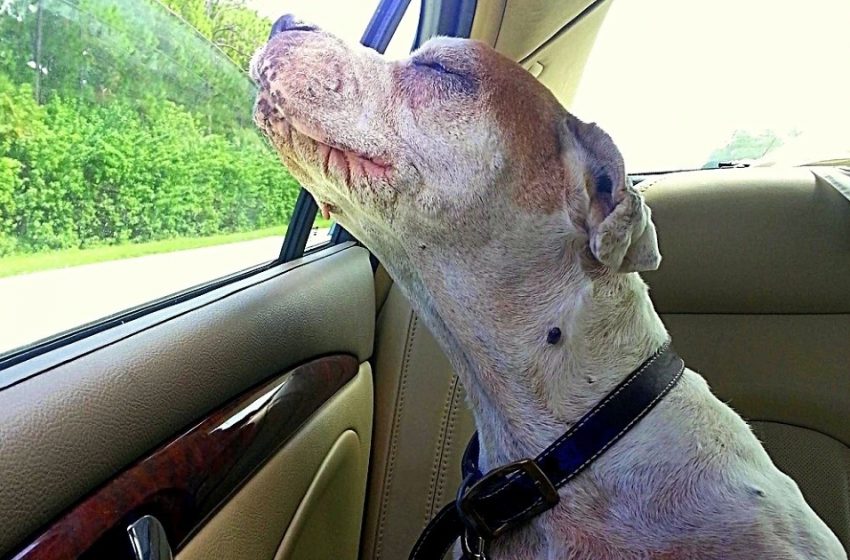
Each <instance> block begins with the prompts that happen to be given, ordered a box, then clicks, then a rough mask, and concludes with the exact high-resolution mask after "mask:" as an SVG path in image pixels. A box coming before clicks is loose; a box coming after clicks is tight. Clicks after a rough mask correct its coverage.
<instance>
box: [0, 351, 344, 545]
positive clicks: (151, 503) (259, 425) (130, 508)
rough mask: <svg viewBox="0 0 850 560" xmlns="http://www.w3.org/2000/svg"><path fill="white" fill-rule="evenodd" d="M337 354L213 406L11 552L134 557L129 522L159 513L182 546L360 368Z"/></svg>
mask: <svg viewBox="0 0 850 560" xmlns="http://www.w3.org/2000/svg"><path fill="white" fill-rule="evenodd" d="M357 370H358V363H357V359H356V358H354V357H352V356H330V357H326V358H320V359H317V360H315V361H312V362H309V363H307V364H304V365H302V366H300V367H298V368H295V369H294V370H292V371H291V372H289V373H287V374H284V375H282V376H279V377H277V378H276V379H274V380H272V381H269V382H267V383H265V384H263V385H260V386H258V387H256V388H254V389H252V390H250V391H248V392H247V393H245V394H243V395H242V396H240V397H238V398H236V399H235V400H234V401H232V402H231V403H229V404H227V405H225V406H223V407H222V408H220V409H219V410H216V411H214V412H213V413H211V414H210V416H208V417H207V418H206V419H204V420H203V421H201V422H200V423H199V424H197V425H195V426H194V427H192V428H190V429H189V430H187V431H186V432H185V433H183V434H181V435H179V436H177V437H176V438H174V439H173V440H172V441H171V442H169V443H167V444H165V445H164V446H162V447H160V448H159V449H157V450H156V451H154V452H153V453H152V454H151V455H150V456H148V457H146V458H144V459H142V460H141V461H139V462H138V463H137V464H135V465H134V466H132V467H130V468H129V469H127V470H126V471H124V472H122V473H121V474H119V475H117V476H116V477H115V478H114V479H112V480H111V481H110V482H108V483H107V484H106V485H105V486H103V487H101V488H100V489H98V490H96V491H95V492H94V493H93V494H92V495H90V496H89V497H87V498H86V499H84V500H83V501H82V502H81V503H79V504H78V505H77V506H75V507H74V508H73V509H71V510H70V511H69V512H67V513H66V514H65V515H64V516H62V517H61V518H59V519H58V520H57V521H56V522H54V524H53V525H52V526H50V527H49V528H48V529H47V530H46V531H44V532H43V533H41V534H40V535H39V536H38V537H36V538H35V540H33V542H32V543H31V544H29V545H28V546H26V547H25V548H23V549H22V550H21V551H20V552H18V553H17V554H15V555H14V556H12V557H11V558H12V560H72V559H78V558H83V559H88V558H92V559H93V558H110V559H111V560H121V559H123V558H133V556H132V553H131V550H130V548H129V540H128V538H127V533H126V527H127V525H129V523H131V522H133V521H134V520H136V519H138V518H139V517H141V516H142V515H145V514H152V515H155V516H156V517H157V518H158V519H159V520H160V521H161V522H162V524H163V525H164V526H165V530H166V532H167V533H168V538H169V542H171V544H172V546H173V547H174V548H175V550H177V549H179V548H180V546H182V544H183V543H185V542H186V541H187V540H188V538H189V537H190V536H191V535H192V534H193V533H194V532H195V531H196V530H197V529H199V528H200V527H201V526H202V525H203V524H204V522H205V520H206V519H207V518H208V517H209V516H210V515H212V514H213V513H214V512H215V511H216V510H217V509H218V508H219V507H220V506H221V505H222V504H223V503H224V502H225V501H226V499H227V497H228V496H230V495H231V494H232V493H233V492H235V491H236V490H238V489H239V487H240V486H241V485H242V484H243V483H244V482H245V481H246V480H247V479H248V478H250V477H251V475H252V474H253V473H254V472H255V471H256V470H257V469H258V468H260V467H261V466H262V465H263V464H264V463H265V462H266V461H267V460H268V459H269V458H271V456H272V455H274V454H275V453H276V452H277V451H278V450H279V449H280V448H281V447H282V446H283V444H285V443H286V442H287V441H288V440H289V439H290V438H291V437H292V436H293V435H294V434H295V433H297V432H298V430H299V428H300V427H301V426H303V424H304V423H305V422H306V421H307V420H308V419H309V418H310V416H312V415H313V413H314V412H316V410H318V409H319V408H320V407H321V406H322V405H323V404H324V403H325V402H326V401H327V400H328V399H330V398H331V397H332V396H333V395H334V394H335V393H336V392H337V391H339V389H341V388H342V387H343V386H344V385H345V384H346V383H348V382H349V381H350V380H351V379H352V378H353V377H354V376H355V375H356V373H357Z"/></svg>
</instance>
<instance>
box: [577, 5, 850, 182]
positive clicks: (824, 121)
mask: <svg viewBox="0 0 850 560" xmlns="http://www.w3.org/2000/svg"><path fill="white" fill-rule="evenodd" d="M803 8H805V9H803ZM848 22H850V2H847V1H846V0H819V1H818V2H810V3H806V4H805V6H804V5H802V4H799V3H796V2H776V1H775V0H746V1H745V2H741V1H738V0H715V1H712V2H707V1H703V0H683V1H680V2H670V1H668V0H630V1H620V0H618V1H615V2H612V3H611V6H610V10H609V12H608V14H607V16H606V18H605V21H604V22H603V24H602V28H601V30H600V32H599V35H598V37H597V39H596V43H595V44H594V47H593V51H592V52H591V55H590V58H589V60H588V61H587V65H586V67H585V69H584V73H583V75H582V79H581V82H580V84H579V88H578V90H577V93H576V95H575V98H574V99H573V100H572V102H571V103H569V108H570V110H571V111H572V112H573V113H575V114H576V116H578V117H580V118H583V119H585V120H591V121H596V122H598V123H599V125H600V126H602V128H604V129H605V130H606V131H607V132H608V133H610V134H611V136H612V137H613V138H614V140H615V141H616V142H617V145H618V147H619V148H620V149H621V151H622V152H623V156H624V158H625V160H626V169H627V170H628V171H629V172H632V173H643V172H653V171H655V172H658V171H671V170H683V169H700V168H717V167H718V164H721V163H725V164H732V165H734V164H741V165H783V164H787V165H802V164H812V163H818V162H823V161H830V160H832V161H835V160H839V161H848V160H850V110H848V101H847V99H848V95H847V78H846V72H845V71H844V69H845V68H846V66H847V60H848V56H850V33H848V32H847V23H848Z"/></svg>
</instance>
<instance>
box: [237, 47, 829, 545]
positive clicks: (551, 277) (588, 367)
mask: <svg viewBox="0 0 850 560" xmlns="http://www.w3.org/2000/svg"><path fill="white" fill-rule="evenodd" d="M423 57H431V58H434V57H437V58H439V59H440V60H441V63H443V64H444V65H446V66H447V67H450V69H451V70H452V71H453V74H452V75H451V76H446V75H435V74H433V73H432V72H431V71H430V70H427V69H422V68H419V67H417V66H416V65H415V64H413V63H412V62H411V60H402V61H386V60H383V59H381V58H380V57H377V56H375V55H374V54H373V53H369V52H366V51H363V50H351V49H350V48H349V47H347V46H345V45H344V44H343V43H342V42H340V41H338V40H337V39H335V38H333V37H332V36H330V35H328V34H326V33H302V32H293V33H284V34H282V35H281V36H278V37H276V38H274V39H272V41H271V42H270V43H269V44H268V45H267V46H266V47H265V48H264V49H263V50H262V51H261V52H260V53H258V55H257V56H256V57H255V59H254V62H253V67H254V69H253V70H252V75H254V76H255V78H256V79H258V80H260V83H261V86H262V87H261V93H260V98H259V102H258V108H257V122H258V124H259V125H260V126H261V128H263V130H264V132H265V133H266V134H267V135H268V136H269V137H270V139H271V140H272V142H273V143H274V144H275V146H276V147H277V149H278V150H279V151H280V153H281V156H282V157H283V159H284V162H285V163H287V164H288V165H290V167H291V169H292V171H293V173H295V174H296V176H297V177H298V178H299V179H301V180H302V182H303V184H304V185H305V186H306V187H307V188H308V189H309V190H310V191H311V192H312V193H313V194H314V195H315V196H316V197H317V199H318V200H319V201H320V202H321V203H326V204H327V205H328V207H329V208H333V213H334V217H335V218H336V219H338V220H339V222H340V223H341V224H343V225H344V226H345V227H346V228H348V229H349V230H350V231H351V232H352V233H353V234H354V235H355V236H356V237H357V238H358V239H360V240H361V241H363V242H364V243H365V244H366V245H367V246H369V248H370V249H371V250H372V251H373V252H374V253H375V254H376V255H377V256H378V257H379V258H380V260H381V262H383V263H384V264H385V266H386V267H387V269H388V270H389V272H390V274H391V275H392V277H393V278H394V279H395V281H396V282H397V283H398V284H399V286H400V287H401V289H402V290H403V291H404V292H405V294H406V295H407V297H408V298H409V299H410V301H411V304H412V305H413V307H414V308H415V309H416V311H417V312H418V313H419V314H420V316H421V317H422V319H423V320H424V321H425V323H426V324H427V325H428V327H429V328H430V330H431V331H432V333H433V334H434V336H435V337H436V338H437V340H438V341H439V343H440V345H441V346H442V348H443V349H444V350H445V352H446V354H447V356H448V357H449V359H450V360H451V363H452V365H453V366H454V368H455V370H456V371H457V373H458V375H459V376H460V379H461V381H462V382H463V384H464V387H465V388H466V391H467V394H468V396H469V404H470V406H471V408H472V411H473V414H474V416H475V421H476V426H477V428H478V431H479V434H480V438H481V445H482V457H481V459H482V466H483V468H484V469H487V468H490V467H495V466H498V465H501V464H504V463H507V462H510V461H514V460H517V459H521V458H524V457H533V456H535V455H537V454H538V453H539V452H540V451H541V450H542V449H544V448H545V447H546V446H547V445H548V444H549V443H550V442H552V441H553V440H554V439H555V438H557V437H558V436H559V435H560V434H562V433H563V432H564V431H565V430H566V429H567V428H569V426H571V425H572V424H573V423H574V422H575V421H576V420H577V419H578V418H580V417H581V416H582V415H583V414H584V413H585V412H586V411H587V410H589V409H590V408H591V407H592V406H593V405H594V404H596V403H597V402H598V401H599V400H600V399H602V398H603V397H604V396H605V395H606V394H607V393H608V392H609V391H610V390H611V389H612V388H613V387H614V386H616V385H617V384H618V383H619V382H620V381H621V380H622V379H623V378H624V377H625V376H626V375H628V374H629V372H631V371H632V370H633V369H634V368H635V367H636V366H637V365H638V364H640V363H641V362H643V361H644V360H645V359H646V358H647V357H648V356H649V355H650V354H652V353H653V352H654V351H655V350H656V349H657V348H658V347H659V346H660V345H661V344H662V343H663V342H664V341H665V340H666V339H667V333H666V331H665V328H664V326H663V324H662V322H661V320H660V318H659V316H658V315H657V314H656V312H655V310H654V309H653V307H652V304H651V302H650V299H649V297H648V295H647V288H646V286H645V284H644V283H643V282H642V280H641V279H640V277H639V276H638V275H637V274H634V273H629V272H630V271H633V270H646V269H651V268H654V267H656V266H658V263H659V261H660V254H659V253H658V246H657V241H656V238H655V229H654V227H653V226H652V221H651V215H650V212H649V209H648V208H647V207H646V205H645V203H644V202H643V199H642V197H641V196H640V194H639V193H637V192H636V191H635V190H634V189H633V188H632V187H631V185H630V184H629V182H628V181H627V178H626V176H625V172H624V170H623V163H622V158H621V157H620V154H619V151H617V150H616V147H615V146H614V144H613V143H612V142H611V140H610V138H609V137H608V136H607V135H606V134H604V133H603V132H602V131H601V130H599V129H598V128H597V127H595V126H594V125H590V124H586V123H582V122H581V121H579V120H578V119H575V118H574V117H571V116H570V115H568V114H567V113H566V111H564V110H563V108H561V107H560V106H559V105H558V104H557V102H556V101H555V99H554V97H553V96H552V95H551V94H550V93H549V92H548V91H546V90H545V89H544V88H543V87H542V86H540V85H539V84H538V83H537V82H536V81H535V80H533V78H531V77H530V76H529V75H528V74H527V73H525V72H524V71H522V69H520V68H519V67H517V66H516V65H514V64H513V63H512V62H510V61H508V60H507V59H504V58H502V57H501V56H499V55H498V54H496V53H495V52H493V51H492V50H491V49H489V48H488V47H485V46H484V45H481V44H478V43H474V42H469V41H459V40H449V39H439V40H436V41H432V42H429V44H427V45H426V46H424V47H423V48H422V49H420V51H418V52H417V53H414V55H413V59H418V58H423ZM328 72H334V76H333V80H331V81H333V82H334V84H336V85H335V86H334V87H331V86H329V85H328V83H329V80H328V78H329V77H328V75H327V74H328ZM457 76H464V77H465V78H464V79H460V78H457ZM467 78H468V79H467ZM340 84H341V86H340ZM336 86H340V87H336ZM272 92H275V93H274V95H273V93H272ZM270 100H273V101H274V103H275V104H277V105H274V107H275V108H271V107H272V104H271V101H270ZM288 122H307V123H308V124H309V125H310V126H312V127H313V128H315V129H317V130H319V131H321V134H322V135H323V136H324V137H325V138H329V139H330V140H332V141H333V142H334V143H336V144H339V145H342V146H345V147H346V148H347V149H350V150H352V151H354V152H356V153H358V154H365V156H366V157H370V158H381V160H382V161H383V160H388V161H390V162H391V165H392V169H391V172H390V174H389V175H388V176H386V177H384V176H369V177H357V178H351V179H349V180H346V179H345V178H343V177H341V176H340V174H339V173H337V172H335V171H325V170H324V167H323V163H322V161H321V158H320V157H319V156H317V154H321V153H322V152H321V151H319V150H318V148H317V142H316V140H317V139H316V138H310V137H308V136H305V135H303V134H295V133H292V132H291V130H290V128H288V127H287V124H286V123H288ZM606 182H611V183H613V186H614V189H613V192H611V193H610V195H606V193H605V192H602V191H604V190H605V188H604V185H605V183H606ZM552 327H559V328H560V329H561V331H562V333H563V334H562V339H561V341H560V342H559V343H558V344H555V345H549V344H547V343H546V334H547V332H548V331H549V330H550V329H551V328H552ZM560 495H561V501H560V503H559V505H558V506H557V507H556V508H555V509H553V510H551V511H549V512H547V513H545V514H543V515H541V516H540V517H539V518H537V519H535V520H534V521H533V522H532V523H530V524H529V525H528V526H526V527H524V528H522V529H519V530H517V531H515V532H513V533H511V534H510V535H507V536H505V537H504V538H501V539H499V540H497V541H496V542H494V543H493V545H492V553H491V556H492V558H494V559H503V558H511V559H529V560H531V559H533V560H542V559H556V558H557V559H562V558H570V559H573V560H579V559H593V560H599V559H645V558H655V559H668V560H674V559H690V558H717V559H721V558H723V559H753V558H765V559H768V558H769V559H771V560H784V559H787V560H790V559H803V558H807V559H824V560H826V559H829V560H834V559H846V554H845V552H844V551H843V549H842V548H841V545H840V544H839V542H838V540H837V539H836V537H835V536H834V535H833V534H832V533H831V531H830V530H829V529H828V528H827V526H826V525H825V524H824V523H823V522H822V521H821V520H820V519H819V518H818V517H817V516H816V515H815V513H814V512H813V511H812V510H811V508H809V506H808V505H807V504H806V503H805V501H804V499H803V497H802V495H801V494H800V491H799V489H798V488H797V486H796V484H795V483H794V482H793V481H792V480H791V479H789V478H788V477H787V476H785V475H784V474H783V473H781V472H780V471H779V470H778V469H777V468H776V467H775V466H774V465H773V463H772V462H771V460H770V458H769V457H768V456H767V454H766V453H765V451H764V449H763V448H762V446H761V444H760V443H759V442H758V441H757V439H756V438H755V437H754V435H753V434H752V432H751V431H750V429H749V427H748V426H747V425H746V424H745V423H744V421H743V420H741V418H740V417H739V416H738V415H737V414H735V413H734V412H733V411H732V410H731V409H730V408H729V407H727V406H726V405H725V404H723V403H722V402H720V401H719V400H718V399H717V398H715V397H714V396H713V395H712V393H711V392H710V390H709V388H708V386H707V384H706V383H705V381H704V380H703V378H702V377H700V376H699V375H698V374H697V373H695V372H693V371H690V370H687V371H686V373H685V374H684V377H683V378H682V380H681V381H680V383H679V384H678V385H677V386H676V387H675V388H674V389H673V390H672V391H671V393H670V394H669V395H668V396H667V397H666V398H664V399H663V401H661V403H659V405H658V406H657V407H656V408H655V409H654V410H653V411H652V412H651V413H650V414H649V415H648V416H647V417H646V418H645V419H643V420H642V421H641V422H639V423H638V424H637V425H636V426H635V427H634V428H633V429H632V430H631V431H629V432H628V433H627V434H626V435H625V437H624V438H623V439H622V440H621V441H620V442H619V443H617V444H616V445H614V446H613V447H612V448H611V449H610V450H608V452H606V453H605V454H604V455H602V456H601V457H600V458H599V459H598V460H597V461H595V462H594V463H593V464H592V465H591V467H590V468H589V469H588V470H587V471H585V472H584V473H583V474H582V475H580V476H578V477H577V478H576V479H575V480H574V481H572V482H571V483H569V484H568V485H567V486H565V487H564V488H563V489H561V491H560Z"/></svg>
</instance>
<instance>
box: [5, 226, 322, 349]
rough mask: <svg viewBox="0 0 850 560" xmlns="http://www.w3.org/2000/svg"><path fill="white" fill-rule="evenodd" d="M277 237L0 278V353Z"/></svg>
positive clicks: (215, 268)
mask: <svg viewBox="0 0 850 560" xmlns="http://www.w3.org/2000/svg"><path fill="white" fill-rule="evenodd" d="M313 234H314V237H315V238H319V237H321V236H322V235H326V234H327V231H326V230H324V231H323V230H314V232H313ZM281 242H282V238H281V237H267V238H264V239H257V240H254V241H245V242H241V243H231V244H227V245H219V246H216V247H204V248H202V249H191V250H188V251H177V252H173V253H165V254H160V255H149V256H145V257H138V258H134V259H124V260H119V261H109V262H104V263H97V264H90V265H84V266H76V267H72V268H63V269H58V270H47V271H43V272H36V273H32V274H24V275H20V276H12V277H9V278H0V353H2V352H5V351H6V350H11V349H13V348H16V347H18V346H22V345H24V344H28V343H30V342H34V341H36V340H39V339H42V338H45V337H48V336H51V335H53V334H56V333H58V332H61V331H64V330H68V329H70V328H73V327H77V326H80V325H83V324H85V323H89V322H91V321H95V320H97V319H100V318H102V317H105V316H107V315H111V314H112V313H115V312H117V311H121V310H124V309H127V308H130V307H133V306H136V305H139V304H142V303H145V302H148V301H151V300H153V299H157V298H160V297H162V296H165V295H168V294H172V293H174V292H178V291H180V290H184V289H186V288H189V287H192V286H196V285H198V284H202V283H204V282H207V281H209V280H213V279H215V278H219V277H221V276H225V275H227V274H230V273H233V272H237V271H239V270H244V269H246V268H249V267H251V266H254V265H257V264H261V263H264V262H267V261H270V260H272V259H274V258H275V257H276V256H277V254H278V253H279V252H280V246H281Z"/></svg>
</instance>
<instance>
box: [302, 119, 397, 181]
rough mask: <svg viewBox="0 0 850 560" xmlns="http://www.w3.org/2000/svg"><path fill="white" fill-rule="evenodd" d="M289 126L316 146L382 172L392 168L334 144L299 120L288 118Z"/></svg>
mask: <svg viewBox="0 0 850 560" xmlns="http://www.w3.org/2000/svg"><path fill="white" fill-rule="evenodd" d="M289 124H290V126H292V128H294V129H295V131H296V132H298V133H299V134H302V135H303V136H306V137H308V138H310V139H311V140H313V141H314V142H316V143H317V144H324V145H325V146H327V147H328V148H330V149H332V150H339V151H340V152H343V153H344V154H346V155H351V156H353V157H356V158H358V159H361V160H365V161H367V162H369V163H371V164H373V165H375V166H376V167H378V168H381V169H382V170H383V171H388V170H389V169H390V168H391V167H392V165H390V163H389V162H387V161H386V160H385V159H384V158H381V157H378V156H373V155H369V154H364V153H363V152H361V151H358V150H354V149H352V148H349V147H348V146H345V145H343V144H340V143H339V142H335V141H333V140H331V139H329V138H328V137H327V135H326V134H324V133H323V132H322V131H321V130H319V129H318V128H316V127H315V126H311V125H309V124H306V123H304V122H303V121H301V120H299V119H295V118H290V119H289Z"/></svg>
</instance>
